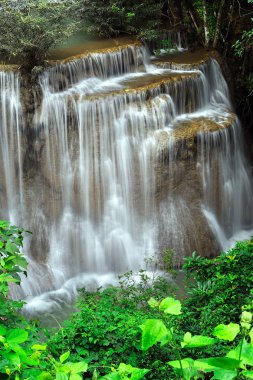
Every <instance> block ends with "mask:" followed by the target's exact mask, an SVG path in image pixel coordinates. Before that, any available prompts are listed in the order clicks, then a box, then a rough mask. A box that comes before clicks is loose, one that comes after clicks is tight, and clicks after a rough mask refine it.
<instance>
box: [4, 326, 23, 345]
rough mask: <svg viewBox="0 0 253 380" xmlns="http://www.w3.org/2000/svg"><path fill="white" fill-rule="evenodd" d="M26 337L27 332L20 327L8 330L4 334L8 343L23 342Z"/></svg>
mask: <svg viewBox="0 0 253 380" xmlns="http://www.w3.org/2000/svg"><path fill="white" fill-rule="evenodd" d="M27 338H28V332H27V331H25V330H21V329H13V330H10V331H9V332H8V333H7V335H6V341H7V342H8V343H10V344H11V343H23V342H25V341H26V340H27Z"/></svg>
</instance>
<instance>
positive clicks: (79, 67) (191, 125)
mask: <svg viewBox="0 0 253 380" xmlns="http://www.w3.org/2000/svg"><path fill="white" fill-rule="evenodd" d="M0 80H1V82H0V86H1V88H0V91H1V93H0V96H1V98H0V99H1V108H0V117H1V136H0V144H1V154H2V165H1V167H0V171H1V174H2V175H1V178H3V180H2V182H1V188H0V201H1V216H2V217H6V218H9V219H11V221H12V222H15V223H16V224H19V225H22V226H24V227H25V228H28V229H29V230H31V231H32V232H33V237H32V238H31V239H30V240H28V241H27V243H26V246H25V250H26V252H27V254H28V259H29V262H30V271H29V276H28V278H27V279H24V281H23V283H22V292H23V294H22V296H23V297H27V298H29V297H30V298H32V299H33V300H36V302H35V301H34V303H33V301H31V302H30V304H28V306H27V308H28V309H29V305H30V310H32V309H33V307H34V308H35V309H36V308H37V309H39V310H40V311H41V312H44V311H45V310H47V311H48V310H50V307H51V308H58V307H59V305H62V304H64V303H65V302H69V299H72V296H73V294H74V293H75V292H76V289H78V288H80V287H82V286H85V287H86V288H91V287H96V286H100V285H106V284H108V283H114V282H115V279H116V276H117V274H120V273H123V272H126V271H127V270H129V269H132V270H134V271H135V270H136V271H137V270H138V269H139V268H140V267H141V266H143V265H144V261H145V258H147V257H150V256H152V255H156V254H157V253H158V252H161V251H162V250H163V249H164V248H166V247H169V248H172V249H174V250H175V254H176V255H175V262H174V264H175V266H179V265H181V264H182V260H183V257H184V256H186V255H189V254H191V252H192V251H194V250H197V251H198V253H200V254H202V255H207V256H208V255H212V254H215V253H217V252H218V250H219V249H222V248H226V247H227V245H228V243H229V240H230V239H231V238H232V237H233V235H236V234H237V233H239V232H240V231H244V230H246V231H250V229H252V224H253V221H252V217H251V215H252V206H253V199H252V184H251V178H250V175H249V173H248V166H247V162H246V160H245V158H244V155H243V146H242V141H241V131H240V129H241V127H240V123H239V121H238V119H237V117H236V115H235V114H234V113H233V110H232V107H231V102H230V99H229V91H228V87H227V84H226V82H225V80H224V78H223V75H222V73H221V70H220V67H219V65H218V63H217V62H216V61H215V60H213V59H211V58H208V57H207V58H205V59H204V61H203V60H202V61H201V64H199V63H196V62H195V63H194V62H193V63H192V64H187V65H184V64H181V63H179V64H176V63H175V62H174V63H173V64H172V63H171V62H169V60H168V62H165V61H164V60H163V62H158V61H155V60H152V64H151V62H150V60H149V54H148V51H147V50H146V49H145V48H144V47H142V46H140V45H139V44H133V45H132V46H119V47H117V48H115V49H108V50H105V51H102V52H96V53H89V54H86V55H83V56H79V57H77V58H75V59H74V60H65V61H63V62H60V63H57V64H56V65H54V66H52V67H49V68H48V69H47V70H46V71H45V72H44V73H43V74H42V75H41V77H40V86H41V91H42V101H41V104H40V106H39V107H37V109H36V111H35V113H34V115H33V127H32V129H33V140H32V141H29V144H30V146H31V144H33V149H34V152H36V154H35V155H34V157H35V158H34V161H33V162H30V161H29V160H28V159H27V150H28V143H27V139H29V137H27V136H28V135H27V133H26V132H27V131H26V125H24V124H25V123H24V120H23V117H22V96H21V95H20V84H19V75H18V74H17V73H4V72H2V73H0ZM249 234H250V232H249ZM48 292H49V293H48ZM16 296H17V295H16ZM33 297H35V298H33ZM34 305H35V306H34ZM31 312H32V311H31Z"/></svg>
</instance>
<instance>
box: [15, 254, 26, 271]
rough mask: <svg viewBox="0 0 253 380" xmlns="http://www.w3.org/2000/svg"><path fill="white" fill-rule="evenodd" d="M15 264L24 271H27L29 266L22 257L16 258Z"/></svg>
mask: <svg viewBox="0 0 253 380" xmlns="http://www.w3.org/2000/svg"><path fill="white" fill-rule="evenodd" d="M13 263H14V264H16V265H18V266H19V267H21V268H24V269H26V268H27V265H28V262H27V260H26V258H25V257H23V256H20V255H18V256H16V257H15V259H13Z"/></svg>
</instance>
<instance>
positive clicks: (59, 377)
mask: <svg viewBox="0 0 253 380" xmlns="http://www.w3.org/2000/svg"><path fill="white" fill-rule="evenodd" d="M55 380H69V378H68V375H66V373H62V372H57V373H56V377H55Z"/></svg>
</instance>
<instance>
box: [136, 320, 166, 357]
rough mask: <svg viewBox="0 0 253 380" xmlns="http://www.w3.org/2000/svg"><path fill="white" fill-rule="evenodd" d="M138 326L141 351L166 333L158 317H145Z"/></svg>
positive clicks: (158, 340)
mask: <svg viewBox="0 0 253 380" xmlns="http://www.w3.org/2000/svg"><path fill="white" fill-rule="evenodd" d="M140 328H141V329H142V337H141V348H142V350H143V351H147V350H148V349H149V348H150V347H152V346H153V345H154V344H156V343H158V342H161V341H162V340H163V339H164V338H165V336H167V335H168V330H167V328H166V326H165V324H164V323H163V321H161V320H160V319H147V320H146V322H145V323H144V324H143V325H141V326H140Z"/></svg>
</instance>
